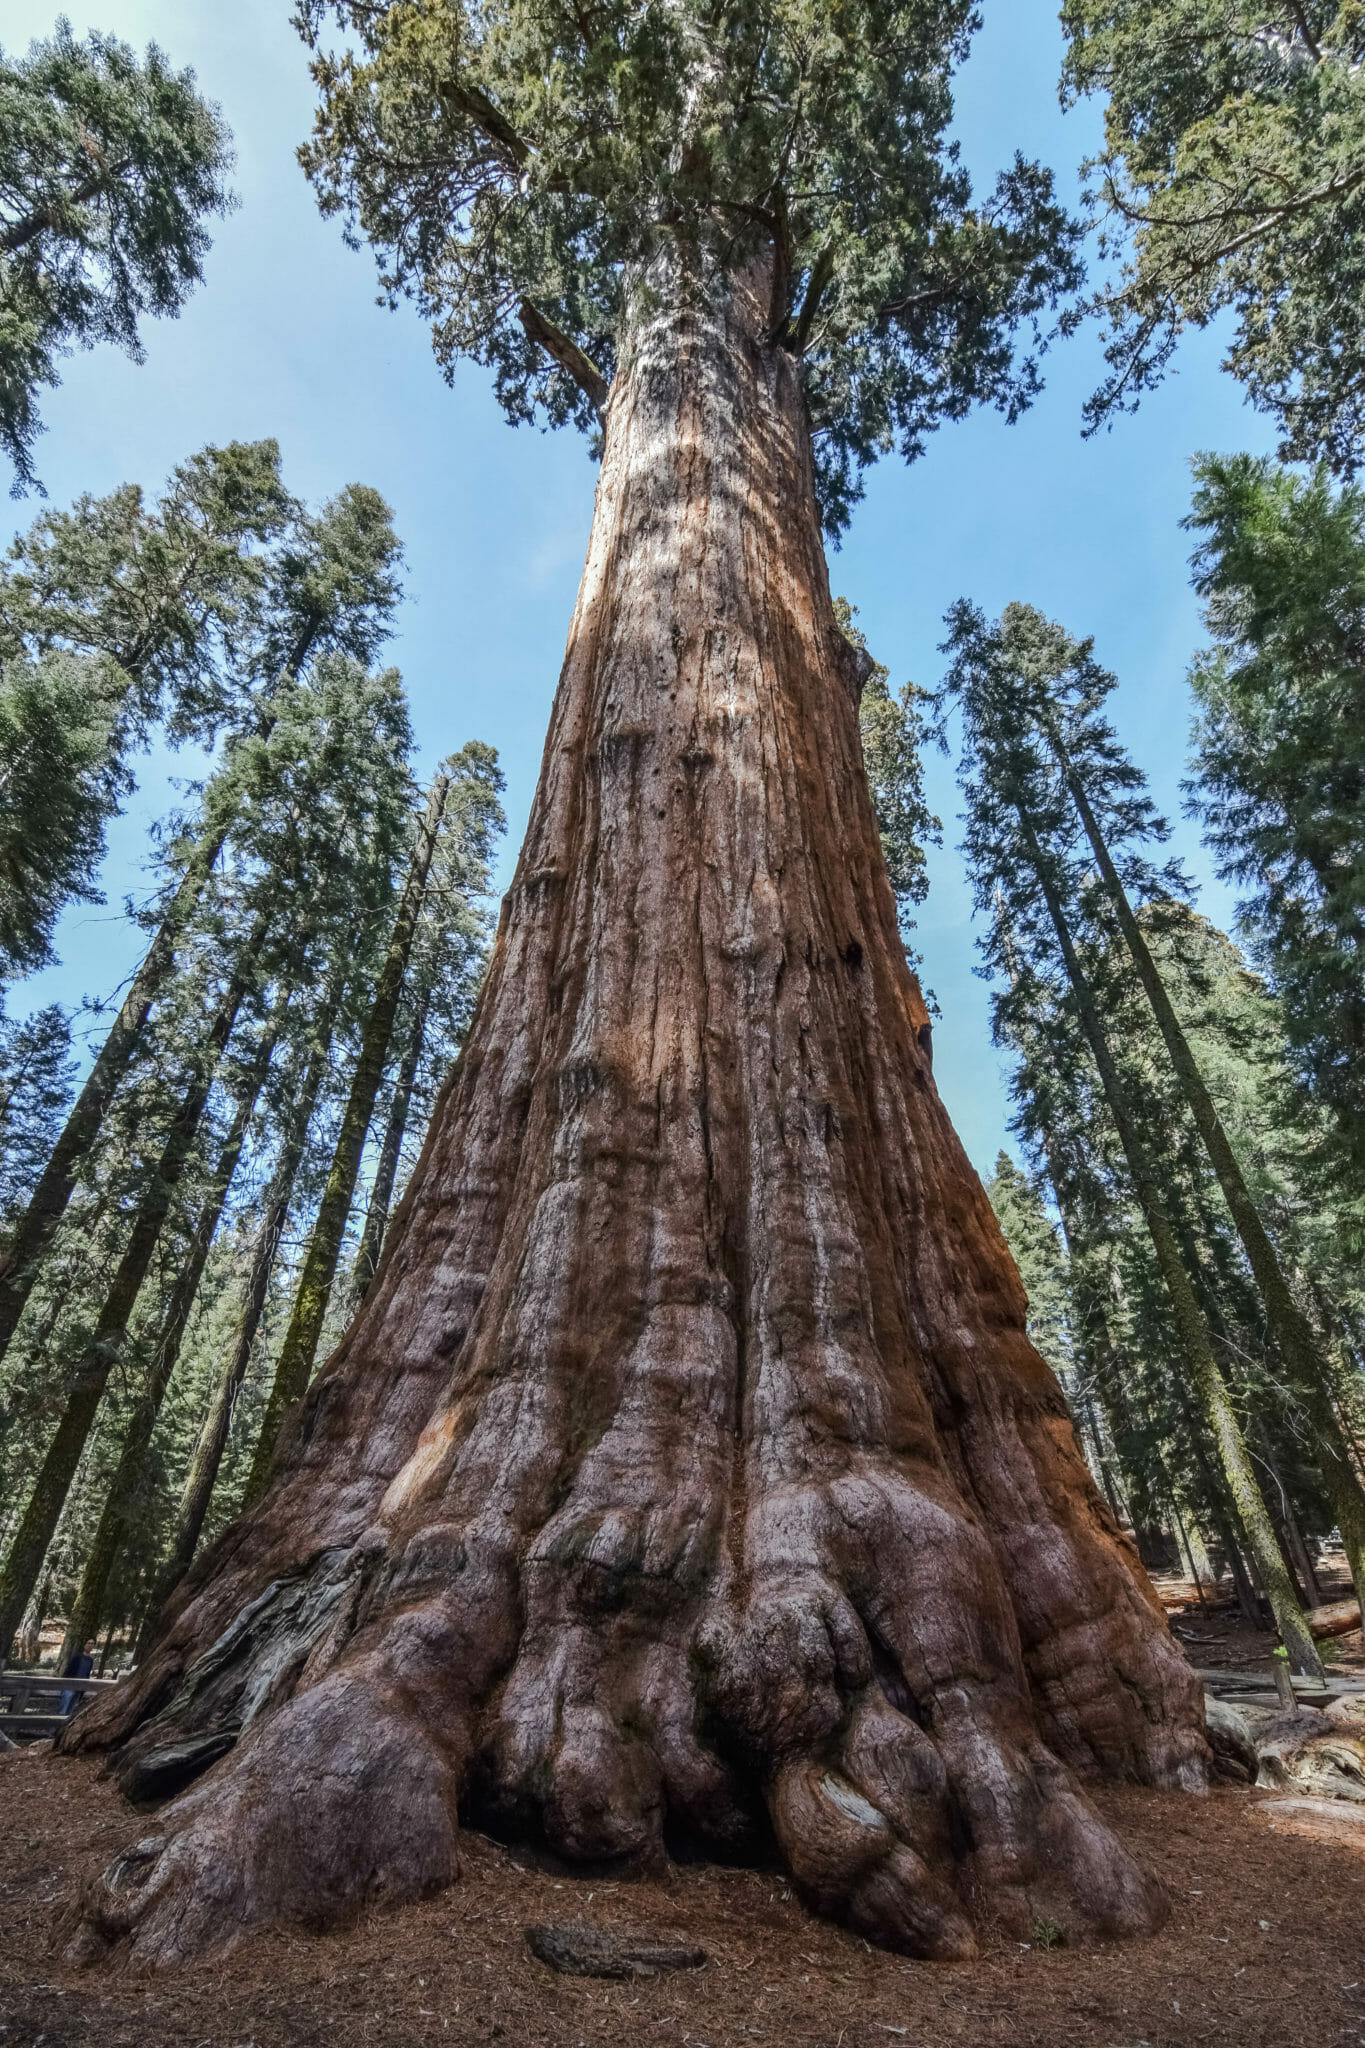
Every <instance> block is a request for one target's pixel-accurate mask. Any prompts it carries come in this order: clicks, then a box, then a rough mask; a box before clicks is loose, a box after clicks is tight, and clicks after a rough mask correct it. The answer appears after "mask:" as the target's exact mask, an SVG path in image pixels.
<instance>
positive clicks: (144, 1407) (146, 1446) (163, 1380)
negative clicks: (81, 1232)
mask: <svg viewBox="0 0 1365 2048" xmlns="http://www.w3.org/2000/svg"><path fill="white" fill-rule="evenodd" d="M286 1001H287V998H283V997H282V998H281V999H280V1001H278V1002H277V1003H276V1006H275V1011H274V1014H273V1015H272V1017H271V1021H270V1023H269V1024H268V1025H267V1027H266V1029H265V1030H264V1031H263V1032H262V1033H261V1040H260V1044H259V1045H258V1047H257V1049H256V1057H255V1059H254V1060H253V1062H252V1064H251V1068H250V1070H249V1072H248V1075H247V1078H246V1081H245V1083H244V1084H243V1086H242V1087H241V1088H240V1089H239V1090H238V1094H237V1106H236V1108H235V1109H234V1111H233V1116H232V1122H231V1124H230V1125H229V1127H228V1132H227V1136H226V1137H225V1138H224V1140H223V1143H222V1147H221V1149H220V1150H219V1153H218V1158H217V1161H216V1163H215V1165H214V1170H213V1179H212V1180H211V1182H210V1183H209V1190H208V1193H207V1195H206V1197H205V1199H204V1201H203V1203H202V1204H201V1206H200V1210H199V1215H198V1217H197V1218H196V1220H195V1226H194V1230H193V1233H192V1234H191V1237H190V1242H189V1246H188V1248H187V1252H186V1256H185V1261H184V1264H183V1265H182V1266H181V1268H180V1271H179V1272H178V1273H177V1274H176V1277H175V1284H174V1286H173V1287H172V1289H171V1294H170V1299H169V1301H168V1302H167V1304H166V1308H165V1312H164V1314H163V1315H162V1318H161V1326H160V1328H159V1329H158V1331H157V1334H156V1344H155V1346H154V1348H153V1351H152V1362H151V1365H150V1367H149V1369H148V1373H147V1379H146V1382H145V1384H144V1385H143V1387H142V1389H141V1391H140V1393H139V1395H138V1398H137V1401H136V1403H135V1404H134V1407H133V1412H132V1415H131V1416H130V1417H129V1420H128V1426H127V1429H126V1430H125V1431H124V1437H123V1444H122V1447H121V1449H120V1451H119V1460H118V1464H117V1466H116V1467H115V1469H114V1476H113V1479H112V1480H111V1482H110V1485H109V1493H108V1497H107V1498H106V1500H105V1503H104V1511H103V1513H102V1514H101V1516H100V1519H99V1525H98V1527H97V1528H96V1530H95V1535H94V1540H93V1541H92V1543H91V1545H90V1549H89V1552H88V1553H87V1556H86V1560H85V1565H84V1568H83V1570H82V1572H81V1583H80V1586H79V1588H78V1589H77V1593H76V1598H75V1600H74V1602H73V1603H72V1608H71V1613H70V1615H69V1616H68V1618H67V1624H66V1640H65V1641H64V1643H63V1644H62V1655H61V1662H62V1664H63V1665H65V1663H66V1660H67V1658H68V1657H69V1656H70V1655H71V1654H72V1652H73V1651H74V1650H76V1649H77V1648H78V1647H79V1646H80V1644H82V1643H84V1642H88V1641H89V1640H90V1638H91V1637H92V1636H97V1635H98V1634H99V1631H100V1625H101V1623H102V1622H103V1620H104V1610H105V1595H106V1593H107V1592H108V1589H109V1575H110V1573H111V1572H112V1570H113V1568H114V1563H115V1560H116V1559H117V1557H118V1554H119V1551H120V1549H121V1548H122V1546H123V1540H124V1537H125V1535H126V1533H127V1528H128V1517H129V1515H130V1513H131V1512H132V1508H133V1503H134V1500H135V1498H136V1494H137V1486H138V1481H139V1479H140V1478H141V1476H142V1472H143V1468H144V1466H145V1463H146V1459H147V1453H148V1451H149V1450H150V1449H151V1443H152V1435H153V1432H154V1431H155V1429H156V1421H157V1417H158V1415H160V1413H161V1404H162V1402H163V1401H164V1400H165V1398H166V1393H167V1390H168V1388H169V1387H170V1384H171V1380H172V1378H173V1376H174V1373H175V1368H176V1366H177V1364H178V1363H179V1360H180V1346H181V1344H182V1343H183V1341H184V1337H185V1330H186V1327H187V1326H188V1323H189V1320H190V1313H191V1311H192V1310H193V1308H194V1304H195V1301H196V1299H197V1297H198V1294H199V1283H200V1281H201V1280H202V1279H203V1277H204V1268H205V1266H206V1265H207V1264H208V1257H209V1252H210V1250H211V1249H212V1246H213V1240H214V1237H215V1236H216V1234H217V1230H218V1225H219V1223H220V1222H221V1220H222V1215H223V1207H224V1204H225V1203H226V1201H227V1198H228V1190H229V1189H230V1188H231V1186H232V1182H233V1179H234V1177H235V1175H236V1172H237V1168H238V1166H239V1165H240V1163H241V1158H242V1147H243V1145H244V1144H245V1143H246V1134H247V1128H248V1126H249V1125H250V1123H251V1119H252V1116H253V1114H254V1112H255V1108H256V1098H257V1097H258V1096H259V1094H260V1092H261V1089H262V1087H263V1086H264V1083H265V1077H266V1074H267V1072H268V1070H269V1067H270V1061H271V1057H272V1055H273V1053H274V1050H275V1041H276V1038H277V1037H278V1035H279V1026H280V1021H281V1017H282V1014H283V1007H284V1003H285V1002H286Z"/></svg>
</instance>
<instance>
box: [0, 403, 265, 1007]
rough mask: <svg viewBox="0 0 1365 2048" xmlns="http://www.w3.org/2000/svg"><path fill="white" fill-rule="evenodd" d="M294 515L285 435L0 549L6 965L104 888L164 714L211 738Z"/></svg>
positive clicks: (180, 732)
mask: <svg viewBox="0 0 1365 2048" xmlns="http://www.w3.org/2000/svg"><path fill="white" fill-rule="evenodd" d="M290 514H291V508H290V504H289V500H288V498H287V497H286V495H285V492H284V490H283V487H282V485H281V483H280V477H279V450H278V448H277V447H276V445H275V443H274V442H273V441H267V442H260V443H257V444H254V445H243V444H233V445H231V446H229V447H227V448H221V449H220V448H206V449H204V450H203V451H202V452H201V453H200V454H198V455H196V456H194V457H193V458H192V459H191V460H190V461H189V462H187V463H183V464H182V465H181V466H180V467H179V468H178V469H177V470H176V471H175V473H174V475H173V476H172V478H171V480H170V483H169V484H168V486H167V488H166V490H165V492H164V493H163V494H162V496H161V498H160V499H159V500H158V502H157V503H156V504H155V505H154V506H147V505H145V504H144V502H143V498H142V493H141V492H140V491H139V490H138V489H137V488H136V487H134V486H128V487H125V488H124V489H122V490H119V491H115V492H113V493H112V494H111V495H110V496H109V497H107V498H101V499H95V498H89V497H86V498H82V499H80V500H79V501H78V502H77V504H76V505H75V506H74V507H73V508H72V510H71V511H70V512H55V513H54V512H49V513H46V514H44V515H43V517H42V518H40V519H39V520H38V521H37V522H36V523H35V524H34V526H33V527H32V528H31V529H30V531H29V532H28V533H27V534H26V535H24V536H22V537H21V538H20V539H19V540H17V541H15V542H14V544H13V546H12V547H11V548H10V550H9V553H8V556H7V557H6V559H5V561H4V562H3V563H0V795H2V796H3V807H2V809H0V963H4V962H6V961H7V962H8V964H9V966H10V968H11V970H15V969H18V970H27V969H30V968H33V967H36V966H40V965H42V964H44V962H46V961H47V960H48V959H49V958H50V957H51V945H50V941H51V935H52V927H53V924H54V923H55V921H56V918H57V916H58V914H59V913H60V911H61V910H62V908H63V907H64V905H65V904H66V903H68V902H70V901H72V900H75V899H84V900H86V901H90V902H98V901H99V900H100V899H99V896H98V891H97V889H96V886H95V872H96V869H97V868H98V866H99V863H100V860H101V859H102V857H103V853H104V827H105V823H106V820H107V819H108V818H109V817H110V816H111V815H112V814H113V813H114V812H115V811H117V810H118V808H119V807H120V803H121V800H122V798H123V796H124V795H125V794H126V792H127V790H128V789H129V788H130V787H131V775H130V767H129V763H130V756H131V753H132V751H133V749H134V748H135V747H136V746H137V745H139V744H141V743H142V742H143V741H144V740H145V739H146V737H147V734H148V730H149V728H150V726H151V724H152V723H153V722H154V721H157V720H164V721H165V724H166V727H167V730H168V733H169V735H170V736H171V738H172V739H174V740H181V739H185V738H193V739H197V740H200V741H211V740H212V738H213V735H214V732H215V730H216V727H217V726H218V724H220V723H221V722H222V720H223V719H224V718H225V717H228V716H230V715H231V712H232V710H233V708H234V706H233V703H232V691H231V685H230V680H229V676H230V668H231V663H230V650H231V643H232V641H233V640H235V639H237V638H239V637H243V636H244V635H245V633H246V632H247V631H248V630H249V625H250V621H251V618H252V615H253V610H254V606H255V603H256V601H257V599H258V598H259V595H260V591H261V586H262V582H263V578H264V575H265V560H264V554H263V550H264V548H265V547H266V545H267V544H268V543H269V542H270V541H271V540H273V539H274V538H276V537H277V536H278V535H279V533H280V532H281V531H282V529H283V528H284V527H285V525H286V524H287V522H288V519H289V517H290Z"/></svg>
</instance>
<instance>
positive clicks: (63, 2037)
mask: <svg viewBox="0 0 1365 2048" xmlns="http://www.w3.org/2000/svg"><path fill="white" fill-rule="evenodd" d="M1099 1803H1100V1805H1101V1806H1102V1807H1103V1809H1104V1810H1105V1812H1106V1813H1107V1814H1108V1815H1109V1816H1110V1818H1111V1819H1112V1821H1113V1822H1114V1824H1115V1825H1116V1826H1117V1827H1118V1828H1120V1829H1121V1831H1122V1832H1123V1834H1124V1835H1125V1837H1126V1838H1127V1839H1128V1840H1129V1841H1130V1842H1131V1843H1132V1844H1133V1845H1134V1847H1135V1848H1137V1850H1138V1851H1139V1853H1141V1854H1142V1855H1144V1856H1145V1857H1146V1858H1147V1859H1148V1860H1149V1862H1150V1863H1151V1864H1152V1865H1154V1866H1155V1868H1156V1869H1157V1870H1158V1871H1159V1872H1160V1873H1161V1875H1162V1877H1163V1878H1164V1879H1165V1881H1166V1884H1167V1885H1168V1887H1169V1889H1170V1892H1171V1897H1172V1901H1173V1908H1174V1910H1173V1912H1172V1916H1171V1921H1170V1925H1169V1927H1168V1928H1167V1930H1166V1931H1165V1932H1164V1933H1163V1934H1161V1935H1159V1936H1158V1937H1157V1938H1156V1939H1155V1940H1153V1941H1148V1942H1143V1943H1135V1944H1116V1943H1114V1944H1103V1945H1100V1946H1097V1947H1094V1948H1085V1949H1076V1950H1070V1949H1054V1950H1052V1951H1049V1952H1045V1951H1044V1950H1042V1949H1040V1948H1038V1947H1031V1948H1024V1947H1021V1946H1020V1945H1018V1944H1017V1943H1009V1942H1006V1941H1004V1940H1001V1939H997V1940H994V1941H991V1942H989V1943H988V1945H987V1948H986V1952H985V1954H984V1955H983V1957H982V1959H981V1960H980V1961H979V1962H977V1963H974V1964H967V1965H959V1964H952V1965H945V1964H925V1963H910V1962H907V1961H905V1960H904V1958H902V1957H898V1956H893V1955H887V1954H884V1953H882V1952H880V1951H875V1950H873V1949H870V1948H868V1947H867V1945H866V1944H865V1943H864V1942H863V1941H861V1940H860V1939H859V1938H858V1937H857V1936H856V1935H852V1934H849V1933H847V1932H846V1931H844V1930H843V1929H840V1928H837V1927H831V1926H828V1925H826V1924H824V1923H822V1922H820V1921H817V1920H814V1919H812V1918H811V1917H810V1916H809V1915H807V1914H806V1913H805V1912H804V1911H803V1909H802V1907H801V1906H800V1904H799V1903H798V1902H797V1901H796V1900H795V1899H793V1897H792V1896H791V1894H790V1892H789V1890H788V1887H787V1886H786V1884H785V1883H784V1882H783V1880H782V1879H781V1877H780V1876H779V1875H777V1874H776V1873H773V1872H755V1871H740V1870H717V1869H712V1868H700V1867H687V1868H682V1869H678V1870H677V1871H676V1872H674V1873H673V1874H672V1875H671V1876H670V1877H669V1878H668V1879H667V1880H665V1881H662V1882H641V1883H635V1884H604V1883H602V1882H600V1881H594V1880H593V1879H591V1878H568V1877H564V1876H561V1875H556V1874H554V1873H553V1872H550V1871H546V1870H541V1869H535V1868H531V1867H529V1866H528V1863H527V1860H526V1859H525V1858H524V1857H518V1856H516V1855H513V1854H512V1853H509V1852H508V1851H507V1850H505V1849H503V1848H500V1847H498V1846H496V1845H495V1844H493V1843H491V1842H488V1841H486V1840H484V1839H483V1838H481V1837H478V1836H467V1837H466V1838H465V1849H464V1875H463V1879H462V1881H461V1882H460V1883H459V1884H458V1885H456V1886H455V1887H454V1888H453V1889H452V1890H450V1891H448V1892H445V1893H443V1894H442V1895H440V1896H439V1897H436V1898H433V1899H429V1900H427V1901H425V1902H424V1903H422V1904H419V1905H415V1906H410V1907H407V1908H404V1909H402V1910H400V1911H389V1912H384V1913H378V1912H377V1913H375V1914H373V1915H371V1916H370V1917H368V1918H366V1919H365V1920H363V1921H361V1922H360V1923H359V1924H358V1925H356V1926H353V1927H351V1928H349V1929H347V1930H345V1931H343V1932H339V1933H332V1934H328V1935H310V1934H306V1933H302V1932H297V1933H295V1932H283V1933H272V1934H269V1935H263V1936H258V1937H256V1938H254V1939H252V1940H251V1941H250V1942H248V1943H247V1944H246V1945H244V1946H243V1947H242V1948H241V1949H239V1950H238V1951H237V1953H236V1954H235V1955H234V1956H232V1957H230V1958H229V1959H228V1960H226V1961H225V1962H222V1963H220V1964H217V1965H213V1966H210V1967H200V1968H193V1969H186V1970H184V1971H181V1972H175V1973H170V1974H165V1975H162V1976H159V1977H156V1978H153V1979H150V1980H148V1979H145V1978H143V1979H136V1978H131V1977H129V1976H127V1975H121V1974H113V1973H110V1972H108V1971H107V1970H95V1971H86V1972H81V1971H76V1970H73V1969H70V1968H69V1967H68V1966H67V1965H66V1964H65V1963H63V1962H62V1960H61V1957H60V1948H59V1945H58V1941H57V1933H58V1929H59V1927H60V1924H61V1920H62V1916H63V1913H64V1911H65V1910H67V1909H69V1905H70V1902H71V1900H72V1898H73V1897H74V1894H75V1891H76V1888H77V1885H78V1883H79V1880H80V1878H81V1876H82V1875H83V1873H84V1872H85V1871H87V1870H89V1869H91V1868H93V1867H95V1866H96V1865H98V1864H100V1863H102V1862H104V1861H106V1860H107V1859H108V1857H109V1856H110V1854H111V1853H112V1852H113V1851H115V1850H116V1849H117V1848H119V1847H121V1846H122V1845H123V1844H124V1843H125V1842H126V1841H128V1840H129V1839H130V1837H131V1835H132V1834H133V1833H135V1832H136V1830H137V1826H138V1823H137V1821H136V1819H135V1818H134V1817H133V1816H132V1815H131V1814H130V1813H129V1811H128V1809H127V1808H126V1807H125V1806H124V1805H123V1804H122V1802H121V1800H120V1798H119V1796H118V1795H117V1793H116V1792H115V1791H114V1789H113V1788H112V1786H110V1785H109V1784H107V1783H105V1782H102V1781H101V1779H100V1777H99V1773H98V1767H97V1766H95V1765H94V1764H92V1763H89V1762H86V1761H83V1760H71V1759H64V1758H60V1757H55V1756H53V1755H51V1754H50V1753H48V1752H46V1751H43V1750H27V1751H20V1752H18V1753H17V1754H13V1755H9V1756H6V1757H4V1758H3V1759H0V2048H85V2044H91V2048H94V2044H96V2043H98V2044H100V2048H106V2044H107V2048H171V2044H175V2048H182V2044H183V2048H324V2044H325V2048H417V2044H419V2043H420V2044H424V2048H425V2044H435V2043H442V2044H447V2043H448V2044H449V2048H464V2044H471V2048H472V2044H475V2043H478V2044H480V2048H482V2044H484V2043H493V2042H500V2043H502V2044H505V2048H638V2044H652V2043H656V2042H657V2043H659V2044H661V2048H749V2044H751V2043H761V2042H768V2043H772V2044H775V2048H776V2044H781V2048H786V2044H793V2048H795V2044H798V2043H799V2044H803V2048H804V2044H818V2048H898V2044H900V2043H904V2044H905V2048H1138V2044H1146V2048H1192V2044H1194V2043H1201V2042H1208V2041H1212V2042H1222V2043H1227V2044H1230V2048H1231V2044H1236V2048H1310V2044H1311V2048H1327V2044H1333V2048H1335V2044H1337V2043H1352V2042H1356V2041H1360V2042H1365V1827H1362V1828H1360V1829H1359V1832H1358V1835H1357V1838H1356V1839H1355V1840H1354V1841H1350V1840H1347V1841H1338V1840H1323V1839H1320V1838H1318V1839H1313V1838H1310V1837H1309V1836H1307V1835H1304V1834H1300V1833H1289V1832H1281V1831H1280V1829H1279V1828H1278V1827H1272V1826H1270V1825H1267V1822H1268V1820H1269V1819H1270V1818H1271V1816H1272V1814H1273V1813H1274V1803H1273V1802H1271V1801H1269V1800H1266V1799H1265V1798H1263V1797H1262V1796H1261V1795H1258V1794H1254V1793H1252V1794H1248V1793H1246V1792H1236V1791H1232V1790H1230V1789H1228V1790H1220V1791H1218V1792H1216V1793H1214V1794H1213V1795H1212V1796H1211V1797H1210V1798H1208V1799H1194V1798H1182V1797H1180V1796H1177V1795H1174V1794H1169V1793H1151V1792H1140V1791H1133V1790H1125V1791H1107V1792H1103V1793H1101V1794H1100V1795H1099ZM555 1919H586V1920H590V1921H596V1922H599V1923H602V1924H616V1925H622V1926H628V1927H633V1928H647V1929H650V1930H652V1931H654V1932H656V1933H660V1934H665V1935H669V1934H682V1935H685V1936H686V1937H687V1938H688V1939H690V1940H693V1941H696V1942H699V1943H700V1944H701V1945H702V1946H703V1947H704V1948H705V1949H706V1951H707V1953H708V1957H709V1961H708V1963H707V1965H706V1967H705V1968H704V1969H702V1970H699V1971H696V1972H689V1973H686V1974H681V1975H677V1976H671V1977H658V1978H652V1979H646V1980H642V1981H636V1982H633V1983H629V1984H616V1983H604V1982H601V1981H600V1980H575V1979H568V1978H562V1977H557V1976H554V1975H553V1974H552V1973H551V1972H550V1971H548V1970H547V1969H545V1968H544V1967H543V1966H542V1965H541V1964H540V1963H538V1962H536V1961H535V1960H534V1959H533V1958H532V1956H531V1955H530V1953H529V1951H528V1950H527V1947H526V1943H525V1938H524V1930H525V1928H526V1926H527V1925H528V1924H530V1923H532V1922H535V1921H543V1920H555Z"/></svg>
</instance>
